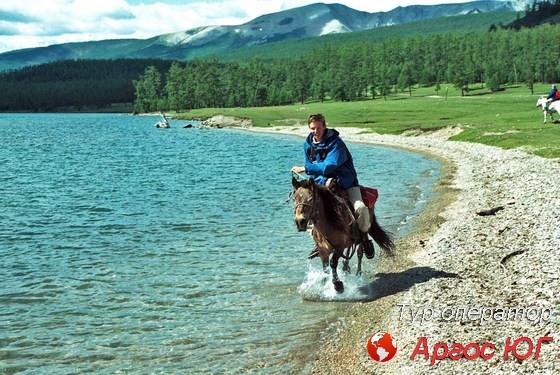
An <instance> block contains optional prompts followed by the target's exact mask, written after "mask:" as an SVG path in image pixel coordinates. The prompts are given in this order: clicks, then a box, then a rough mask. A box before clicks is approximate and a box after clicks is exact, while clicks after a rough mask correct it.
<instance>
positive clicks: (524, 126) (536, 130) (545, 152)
mask: <svg viewBox="0 0 560 375" xmlns="http://www.w3.org/2000/svg"><path fill="white" fill-rule="evenodd" d="M549 88H550V85H549V84H546V85H545V84H543V85H535V94H534V95H531V91H530V90H529V88H528V87H527V86H524V85H519V86H511V87H506V88H505V90H503V91H499V92H494V93H489V92H488V90H486V89H484V88H481V87H480V86H472V87H471V90H470V91H469V93H468V94H467V95H466V96H464V97H462V96H461V93H460V91H458V90H456V89H455V88H453V87H452V86H451V85H449V86H447V85H442V86H441V89H440V90H439V94H436V91H435V88H434V87H428V88H415V89H414V90H413V92H412V96H410V95H409V94H408V92H407V93H403V94H398V95H392V96H390V97H387V100H385V99H384V98H376V99H375V100H364V101H359V102H348V103H342V102H333V101H326V102H324V103H318V102H309V103H305V104H294V105H289V106H279V107H260V108H220V109H216V108H206V109H199V110H192V111H188V112H185V113H179V114H177V115H176V116H175V117H176V118H180V119H194V118H206V117H210V116H212V115H216V114H223V115H230V116H238V117H244V118H251V119H253V121H254V123H255V126H261V127H266V126H278V125H282V126H293V125H295V124H298V123H300V124H305V123H306V119H307V116H308V115H309V114H311V113H322V114H324V115H325V117H326V118H327V121H328V123H329V126H331V127H342V126H350V127H360V128H364V131H372V132H376V133H380V134H401V133H403V132H405V131H407V130H420V131H430V130H436V129H438V128H445V127H449V126H458V127H461V128H463V129H464V131H463V132H462V133H461V134H459V135H457V136H455V137H453V138H451V139H452V140H457V141H468V142H477V143H483V144H487V145H493V146H498V147H501V148H504V149H512V148H521V149H523V150H525V151H526V152H529V153H532V154H536V155H540V156H543V157H546V158H560V124H554V123H552V122H551V121H550V119H549V120H548V122H547V123H546V124H543V114H542V111H540V110H538V109H537V108H536V106H535V104H536V101H537V99H538V97H539V95H546V94H547V93H548V90H549ZM556 117H557V119H560V115H557V116H556Z"/></svg>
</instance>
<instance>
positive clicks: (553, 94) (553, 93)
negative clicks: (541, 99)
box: [546, 87, 558, 100]
mask: <svg viewBox="0 0 560 375" xmlns="http://www.w3.org/2000/svg"><path fill="white" fill-rule="evenodd" d="M556 91H558V90H557V89H556V87H555V88H553V89H552V90H550V91H549V93H548V96H547V97H546V98H547V99H553V100H556V99H557V97H556Z"/></svg>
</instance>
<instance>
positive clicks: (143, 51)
mask: <svg viewBox="0 0 560 375" xmlns="http://www.w3.org/2000/svg"><path fill="white" fill-rule="evenodd" d="M442 1H445V0H442ZM531 2H532V0H511V1H504V0H485V1H473V2H467V3H458V4H440V5H411V6H406V7H397V8H395V9H393V10H391V11H388V12H374V13H369V12H363V11H358V10H355V9H352V8H349V7H347V6H345V5H341V4H324V3H315V4H311V5H307V6H302V7H299V8H293V9H289V10H285V11H281V12H277V13H271V14H265V15H262V16H260V17H257V18H255V19H253V20H252V21H249V22H247V23H244V24H242V25H235V26H205V27H198V28H194V29H189V30H186V31H179V32H176V33H171V34H164V35H159V36H155V37H152V38H149V39H112V40H102V41H89V42H77V43H64V44H55V45H51V46H48V47H38V48H28V49H22V50H15V51H10V52H4V53H1V54H0V71H3V70H8V69H18V68H21V67H25V66H29V65H36V64H42V63H48V62H51V61H56V60H69V59H117V58H162V59H173V60H189V59H193V58H197V57H205V56H209V55H217V54H219V53H220V52H225V51H231V50H235V49H240V48H244V47H249V46H257V45H265V44H269V43H274V42H280V41H289V40H297V39H303V38H315V37H320V36H323V35H329V34H336V33H350V32H356V31H362V30H368V29H375V28H379V27H384V26H391V25H398V24H405V23H410V22H417V21H422V20H427V19H434V18H439V17H448V16H457V15H466V14H475V13H490V12H508V11H509V12H511V11H518V12H519V11H522V10H524V9H525V7H526V6H527V5H528V4H530V3H531Z"/></svg>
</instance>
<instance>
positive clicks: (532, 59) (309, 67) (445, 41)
mask: <svg viewBox="0 0 560 375" xmlns="http://www.w3.org/2000/svg"><path fill="white" fill-rule="evenodd" d="M557 40H560V27H559V26H556V25H543V26H540V27H537V28H533V29H521V30H519V31H512V30H506V29H496V30H495V31H493V32H481V33H471V34H467V35H464V34H461V35H458V34H457V35H455V34H445V35H443V34H438V35H432V36H427V37H421V36H417V37H411V38H406V39H392V40H387V41H385V42H382V43H376V44H367V43H360V44H351V45H347V46H344V47H334V46H329V45H323V46H318V47H317V48H315V49H313V50H310V51H309V53H308V54H307V55H306V56H304V57H299V58H295V59H293V60H273V61H267V60H264V59H253V60H252V61H250V62H220V61H218V60H216V59H204V60H193V61H189V62H174V63H173V64H172V65H171V67H170V68H169V70H167V71H160V70H158V69H156V68H155V67H148V68H147V69H146V71H145V72H144V73H143V74H142V76H141V77H140V78H139V79H137V80H135V81H134V87H135V108H136V110H137V111H139V112H151V111H155V110H176V111H181V110H188V109H192V108H207V107H254V106H274V105H283V104H291V103H296V102H300V103H303V102H305V101H308V100H317V101H322V100H325V99H326V98H329V99H332V100H339V101H353V100H363V99H368V98H369V99H375V98H378V97H385V96H387V95H390V94H392V93H395V92H408V93H410V94H412V88H413V87H414V86H416V85H422V86H430V85H434V86H435V87H436V89H437V87H438V84H441V83H444V82H445V83H450V84H453V85H454V86H455V87H457V88H458V89H460V90H462V93H463V94H466V93H467V92H468V90H469V86H470V85H484V86H485V87H486V88H487V89H488V90H490V91H492V90H499V89H501V88H502V87H503V85H507V84H520V83H523V84H527V85H528V87H529V89H532V86H533V84H534V83H536V82H558V81H560V46H558V45H557V43H556V42H555V41H557Z"/></svg>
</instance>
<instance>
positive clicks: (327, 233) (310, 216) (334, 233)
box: [292, 177, 394, 293]
mask: <svg viewBox="0 0 560 375" xmlns="http://www.w3.org/2000/svg"><path fill="white" fill-rule="evenodd" d="M292 185H293V187H294V192H293V198H294V205H295V211H294V220H295V222H296V227H297V229H298V230H299V231H306V230H307V225H308V224H309V223H312V224H313V229H312V231H311V233H312V235H313V239H314V241H315V245H316V250H317V253H318V256H319V257H320V258H321V261H322V262H323V269H325V270H326V269H327V266H328V265H329V264H330V267H331V271H332V282H333V284H334V288H335V290H336V291H337V292H339V293H342V292H343V291H344V284H343V283H342V281H340V279H339V278H338V273H337V268H338V261H339V259H340V258H342V259H343V270H344V271H348V272H349V271H350V268H349V266H348V261H349V259H350V258H351V257H352V255H353V254H354V250H355V249H356V247H357V248H358V251H357V252H358V268H357V274H360V273H361V271H362V257H363V249H362V246H361V245H357V243H358V242H360V241H361V238H362V235H361V233H360V232H359V229H357V225H356V223H355V219H354V215H353V213H352V211H351V209H350V206H349V205H348V203H347V202H346V201H345V200H344V199H343V198H341V197H340V196H338V195H336V194H334V193H333V192H332V191H331V190H330V189H328V188H327V187H325V186H323V185H317V184H316V183H315V181H314V180H313V179H309V180H303V181H298V180H297V179H296V178H295V177H292ZM370 216H371V227H370V230H369V235H371V237H372V238H373V240H374V241H375V242H376V243H377V244H378V245H379V246H380V247H381V248H382V249H383V250H385V251H386V252H387V254H388V255H393V254H394V243H393V239H392V235H391V234H390V233H388V232H386V231H384V230H383V229H382V228H381V227H380V226H379V224H378V223H377V220H376V218H375V213H374V210H373V207H372V208H371V210H370ZM345 251H346V254H345ZM312 257H314V253H312V254H311V255H310V258H312ZM329 258H330V262H329Z"/></svg>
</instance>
